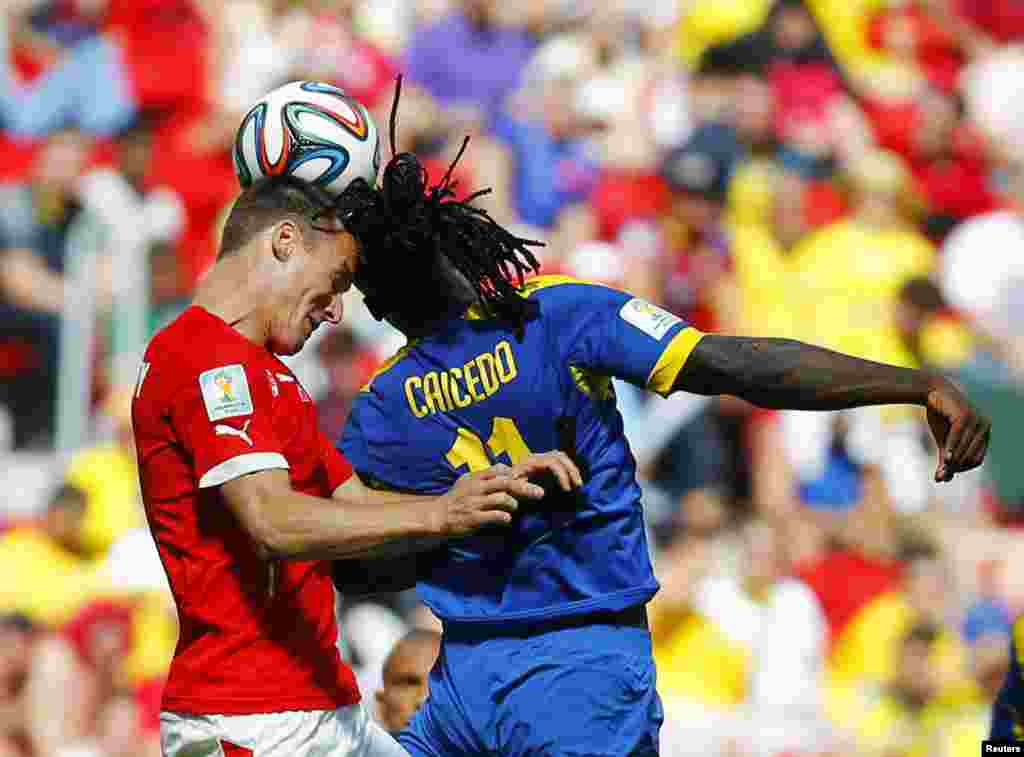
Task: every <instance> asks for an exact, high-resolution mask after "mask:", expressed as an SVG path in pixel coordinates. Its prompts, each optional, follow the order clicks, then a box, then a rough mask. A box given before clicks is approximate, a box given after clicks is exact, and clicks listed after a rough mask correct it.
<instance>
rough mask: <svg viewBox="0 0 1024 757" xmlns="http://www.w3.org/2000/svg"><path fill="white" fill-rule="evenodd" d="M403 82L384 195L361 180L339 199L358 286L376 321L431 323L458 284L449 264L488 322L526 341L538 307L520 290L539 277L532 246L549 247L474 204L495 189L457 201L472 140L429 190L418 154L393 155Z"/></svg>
mask: <svg viewBox="0 0 1024 757" xmlns="http://www.w3.org/2000/svg"><path fill="white" fill-rule="evenodd" d="M401 82H402V80H401V77H399V78H398V82H397V85H396V89H395V99H394V103H393V105H392V109H391V122H390V126H391V129H390V132H391V152H392V155H393V157H392V158H391V160H390V161H389V162H388V164H387V166H386V167H385V169H384V174H383V177H382V180H381V187H380V189H376V188H374V187H371V186H370V185H369V184H367V183H366V182H365V181H363V180H361V179H357V180H355V181H353V182H352V184H350V185H349V186H348V187H347V188H346V190H345V191H344V192H343V193H342V194H341V195H340V196H339V198H338V200H337V209H338V211H339V216H340V217H341V219H342V220H343V221H344V224H345V228H346V230H348V231H349V232H350V233H351V234H352V235H353V236H354V237H355V238H356V241H357V242H358V244H359V248H360V254H361V260H360V266H359V272H358V273H357V275H356V278H355V284H356V286H357V287H358V288H359V289H360V290H361V291H362V292H363V295H364V298H365V302H366V305H367V308H368V309H369V310H370V312H371V314H372V315H373V316H374V318H377V319H378V320H379V319H381V318H385V317H389V316H391V317H394V316H399V317H400V318H402V319H404V320H405V321H406V322H409V321H410V320H412V321H415V320H417V318H418V319H419V320H428V319H430V318H432V317H433V318H436V317H437V316H439V315H441V314H442V313H439V312H436V311H437V309H438V308H439V307H444V305H443V303H444V302H446V300H447V298H446V295H450V294H451V289H452V287H453V285H454V283H453V281H452V277H451V276H450V275H448V274H446V273H445V270H444V269H445V263H447V264H449V265H450V267H451V268H454V269H455V271H457V272H458V273H459V274H461V276H462V277H463V278H464V279H465V280H466V281H467V282H468V283H469V285H470V286H471V287H472V289H473V292H474V293H475V297H476V301H477V304H479V305H480V307H481V308H482V309H483V311H484V314H485V316H486V317H487V318H491V319H497V320H500V321H503V322H505V323H508V324H510V325H512V326H513V327H514V328H515V329H516V331H517V333H518V334H520V335H521V334H522V332H523V329H524V328H525V324H526V322H527V321H528V320H530V319H531V318H532V317H533V316H534V315H535V313H536V303H533V302H531V301H529V300H527V299H526V298H524V297H522V296H521V295H520V294H519V292H518V289H519V288H520V287H522V286H523V284H524V282H525V278H526V275H527V274H529V273H531V272H533V273H536V272H537V271H539V270H540V263H539V262H538V261H537V259H536V257H534V255H533V253H532V252H531V251H530V247H536V246H542V245H543V243H542V242H538V241H535V240H530V239H522V238H520V237H517V236H516V235H514V234H512V233H511V232H509V231H508V230H507V229H505V228H504V227H503V226H501V225H500V224H498V223H497V222H496V221H495V220H494V219H493V218H491V217H490V216H489V215H488V213H487V211H485V210H483V209H482V208H478V207H476V206H474V205H473V204H472V203H473V201H474V200H476V199H478V198H480V197H482V196H484V195H486V194H488V193H489V192H490V189H484V190H480V191H478V192H475V193H473V194H471V195H470V196H469V197H467V198H466V199H465V200H462V201H459V200H456V199H455V191H454V187H455V182H453V181H452V172H453V171H454V170H455V167H456V165H457V164H458V162H459V160H460V159H461V158H462V155H463V153H464V152H465V150H466V146H467V145H468V144H469V137H466V138H465V139H464V140H463V142H462V147H461V149H460V150H459V152H458V155H456V156H455V159H454V160H453V161H452V163H451V164H450V165H449V167H448V170H447V172H446V173H445V175H444V177H443V178H442V179H441V181H440V182H439V183H437V184H436V185H434V186H432V187H430V188H428V187H427V182H428V177H427V172H426V169H425V168H424V167H423V165H422V163H420V161H419V159H418V158H417V157H416V156H415V155H414V154H412V153H409V152H403V153H399V154H395V121H396V114H397V110H398V99H399V95H400V93H401ZM431 310H433V311H434V312H430V311H431ZM520 338H521V336H520Z"/></svg>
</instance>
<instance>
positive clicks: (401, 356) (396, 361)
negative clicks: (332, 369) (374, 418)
mask: <svg viewBox="0 0 1024 757" xmlns="http://www.w3.org/2000/svg"><path fill="white" fill-rule="evenodd" d="M417 341H418V340H415V339H413V340H411V341H409V342H408V343H407V344H406V345H405V346H403V347H401V348H400V349H399V350H398V351H397V352H395V354H394V355H392V356H391V357H389V358H388V359H387V360H385V361H384V362H383V363H381V365H380V367H379V368H377V370H375V371H374V372H373V373H372V374H371V376H370V378H369V379H367V381H366V383H365V384H363V386H362V388H360V390H359V394H358V395H357V399H362V400H366V399H368V398H367V397H366V395H368V394H373V390H374V389H375V388H381V387H383V386H385V385H387V384H390V383H391V382H393V381H395V380H398V379H399V377H400V376H401V374H402V368H403V367H404V366H403V365H402V363H403V361H405V360H406V358H408V356H409V353H410V352H411V351H412V349H413V347H415V346H416V343H417Z"/></svg>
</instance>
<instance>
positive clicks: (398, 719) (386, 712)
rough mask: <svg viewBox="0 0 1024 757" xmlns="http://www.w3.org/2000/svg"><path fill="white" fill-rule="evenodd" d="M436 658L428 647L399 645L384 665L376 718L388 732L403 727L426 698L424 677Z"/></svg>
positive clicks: (424, 645) (433, 650)
mask: <svg viewBox="0 0 1024 757" xmlns="http://www.w3.org/2000/svg"><path fill="white" fill-rule="evenodd" d="M436 657H437V648H436V647H435V646H434V645H432V644H412V645H403V646H402V647H399V648H398V649H396V650H395V651H394V653H393V654H392V655H391V657H389V658H388V662H387V664H386V665H385V666H384V685H383V687H382V688H381V689H380V691H378V692H377V705H378V708H379V710H380V713H379V714H380V719H381V723H383V725H384V727H385V728H386V729H387V730H388V731H389V732H390V733H397V732H398V731H401V730H402V729H403V728H405V727H406V726H407V725H408V724H409V721H410V720H412V716H413V715H414V714H416V710H418V709H419V708H420V705H422V704H423V702H425V701H426V699H427V676H428V675H429V673H430V668H431V667H433V665H434V660H435V658H436Z"/></svg>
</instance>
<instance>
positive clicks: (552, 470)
mask: <svg viewBox="0 0 1024 757" xmlns="http://www.w3.org/2000/svg"><path fill="white" fill-rule="evenodd" d="M511 476H512V478H522V479H530V480H533V481H537V480H538V479H539V480H540V481H541V482H543V481H544V479H547V478H554V479H556V480H557V481H558V485H559V486H560V487H561V489H562V491H564V492H571V491H572V490H573V489H575V488H576V487H579V486H583V476H581V475H580V469H579V468H577V467H576V463H574V462H573V461H572V460H571V459H570V457H569V456H568V455H567V454H565V453H564V452H560V451H558V450H556V451H554V452H540V453H534V454H531V455H529V456H528V457H527V458H526V459H525V460H523V461H522V462H521V463H519V464H517V465H514V466H512V472H511Z"/></svg>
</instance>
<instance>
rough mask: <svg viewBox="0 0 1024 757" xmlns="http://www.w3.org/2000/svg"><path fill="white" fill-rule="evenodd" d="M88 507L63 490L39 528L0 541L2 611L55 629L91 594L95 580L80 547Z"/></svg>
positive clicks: (74, 491) (74, 492)
mask: <svg viewBox="0 0 1024 757" xmlns="http://www.w3.org/2000/svg"><path fill="white" fill-rule="evenodd" d="M85 503H86V497H85V493H84V492H83V491H82V490H81V489H78V488H77V487H75V486H71V485H64V486H61V487H60V489H58V490H57V492H56V493H55V494H54V495H53V497H52V498H51V499H50V502H49V505H48V506H47V509H46V513H45V515H44V516H43V518H42V521H41V523H40V524H39V525H38V526H21V527H16V528H14V529H12V530H10V531H8V532H7V533H6V534H4V535H3V536H2V537H0V576H3V579H2V580H0V611H3V612H21V613H23V614H24V615H26V616H27V617H29V618H30V619H31V620H32V621H34V622H36V623H39V624H42V625H48V626H53V625H55V624H59V623H61V622H63V621H64V620H66V619H67V618H69V617H70V615H71V614H72V613H73V612H74V611H75V609H77V607H78V605H79V604H80V603H81V602H82V601H83V599H85V598H86V597H87V595H88V594H89V593H90V592H91V590H92V588H93V574H92V571H91V569H90V568H89V566H88V563H87V562H86V561H85V560H84V559H83V556H82V548H81V541H80V533H81V524H82V518H83V515H84V513H85Z"/></svg>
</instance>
